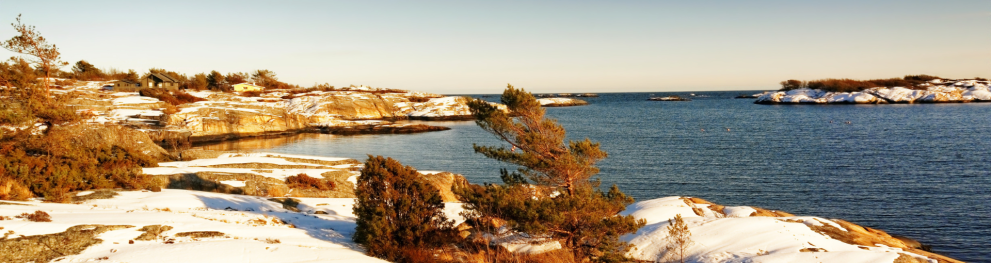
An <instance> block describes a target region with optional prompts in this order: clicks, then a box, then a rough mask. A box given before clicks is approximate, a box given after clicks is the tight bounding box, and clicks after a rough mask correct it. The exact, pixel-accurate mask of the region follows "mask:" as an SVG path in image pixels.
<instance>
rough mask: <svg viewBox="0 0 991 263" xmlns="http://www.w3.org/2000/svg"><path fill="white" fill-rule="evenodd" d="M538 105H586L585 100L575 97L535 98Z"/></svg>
mask: <svg viewBox="0 0 991 263" xmlns="http://www.w3.org/2000/svg"><path fill="white" fill-rule="evenodd" d="M537 102H538V103H540V106H544V107H568V106H581V105H588V102H587V101H584V100H580V99H575V98H543V99H537Z"/></svg>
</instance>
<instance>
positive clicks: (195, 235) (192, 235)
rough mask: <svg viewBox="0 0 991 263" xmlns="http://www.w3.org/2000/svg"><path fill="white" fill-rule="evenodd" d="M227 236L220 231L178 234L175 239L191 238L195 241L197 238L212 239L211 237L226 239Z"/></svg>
mask: <svg viewBox="0 0 991 263" xmlns="http://www.w3.org/2000/svg"><path fill="white" fill-rule="evenodd" d="M225 236H227V234H224V233H223V232H218V231H193V232H181V233H176V234H175V237H189V238H193V239H197V238H210V237H225Z"/></svg>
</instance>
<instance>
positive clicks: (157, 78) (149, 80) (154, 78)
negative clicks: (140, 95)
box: [138, 73, 179, 90]
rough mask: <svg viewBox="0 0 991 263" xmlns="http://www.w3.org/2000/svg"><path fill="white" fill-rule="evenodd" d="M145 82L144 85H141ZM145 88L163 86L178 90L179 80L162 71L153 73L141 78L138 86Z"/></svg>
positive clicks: (163, 87)
mask: <svg viewBox="0 0 991 263" xmlns="http://www.w3.org/2000/svg"><path fill="white" fill-rule="evenodd" d="M141 84H144V85H141ZM142 86H143V88H162V89H167V90H178V89H179V80H177V79H174V78H172V77H169V76H168V75H165V74H161V73H151V74H149V75H148V77H146V78H145V79H143V80H141V83H139V84H138V87H142Z"/></svg>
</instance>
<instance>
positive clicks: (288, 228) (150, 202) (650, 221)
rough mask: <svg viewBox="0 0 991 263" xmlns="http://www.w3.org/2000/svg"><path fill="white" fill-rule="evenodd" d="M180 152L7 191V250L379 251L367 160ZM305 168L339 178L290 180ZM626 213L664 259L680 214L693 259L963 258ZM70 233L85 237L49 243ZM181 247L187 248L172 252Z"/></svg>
mask: <svg viewBox="0 0 991 263" xmlns="http://www.w3.org/2000/svg"><path fill="white" fill-rule="evenodd" d="M181 157H182V159H183V161H177V162H163V163H159V164H158V166H159V167H153V168H145V169H144V172H145V173H146V174H149V175H150V176H152V177H153V181H154V182H156V184H157V186H158V187H157V188H153V189H152V191H114V190H99V191H95V192H94V191H87V192H80V193H75V196H76V198H75V199H76V200H77V201H76V202H75V203H74V204H57V203H43V202H40V201H37V200H35V201H25V202H17V201H4V202H0V208H2V209H0V211H2V212H0V216H5V217H9V218H10V219H7V220H0V227H3V229H4V231H12V234H13V235H14V236H11V237H7V236H5V237H4V238H3V239H0V261H3V262H22V261H23V262H27V261H36V262H41V261H51V260H55V259H58V260H62V261H67V262H77V261H87V260H92V259H98V260H99V259H102V260H112V261H117V262H123V261H128V262H137V261H140V262H171V261H175V260H183V261H184V262H217V261H229V260H231V258H230V257H231V256H232V255H238V256H249V257H251V258H252V260H258V261H279V262H302V261H312V260H313V259H314V258H319V259H320V260H329V261H334V260H343V261H349V262H382V261H380V260H378V259H376V258H372V257H369V256H366V255H364V254H363V253H362V252H363V251H362V250H361V249H360V248H359V247H358V246H357V245H356V244H354V243H353V241H351V236H352V235H353V234H354V231H355V216H354V215H353V214H352V207H353V205H354V199H353V197H354V184H355V182H356V180H357V176H360V172H359V171H360V170H361V169H362V168H363V167H362V164H361V163H360V162H359V161H357V160H354V159H348V158H331V157H318V156H305V155H291V154H276V153H236V152H216V151H202V150H189V151H185V152H183V153H182V154H181ZM301 174H307V175H309V176H311V177H314V178H319V179H320V180H322V181H325V182H331V183H332V185H333V187H332V188H331V189H325V190H320V189H313V188H299V187H295V186H293V185H290V184H288V183H286V181H287V178H289V177H291V176H299V175H301ZM420 179H421V180H424V181H426V182H428V183H429V184H430V185H431V186H433V187H435V188H436V189H438V190H439V191H440V192H441V195H442V196H443V200H444V202H446V204H445V209H444V212H445V213H446V214H447V216H448V217H449V218H451V219H453V220H454V221H455V222H454V224H455V225H459V224H461V223H463V219H462V218H461V216H460V215H459V213H460V212H461V211H463V208H462V207H461V204H460V203H459V201H458V199H457V197H456V196H455V195H454V194H453V193H452V191H451V189H452V187H454V186H456V185H464V184H467V183H468V182H467V181H466V180H465V179H464V177H462V176H460V175H456V174H452V173H446V172H429V171H420ZM159 188H160V189H161V190H159ZM34 211H44V212H45V213H46V214H47V215H50V220H51V222H34V221H30V220H28V219H23V218H14V217H13V216H15V215H18V214H22V213H32V212H34ZM622 214H623V215H632V216H634V217H636V218H639V219H643V220H646V222H647V225H646V226H645V227H644V228H642V229H640V231H638V232H636V233H634V234H630V235H626V236H624V237H622V239H623V240H624V241H627V242H629V243H630V244H631V245H633V248H632V249H631V250H630V251H629V252H628V254H627V256H629V257H632V258H634V259H636V260H643V261H650V262H653V261H657V260H659V259H665V254H666V251H667V246H668V244H669V242H670V241H669V239H667V236H668V234H667V226H668V225H669V221H668V220H669V219H671V218H673V217H675V216H676V215H681V216H682V217H683V218H684V221H685V223H686V225H687V227H688V230H689V231H690V232H691V233H692V235H691V240H692V242H693V243H692V244H691V245H689V246H688V247H687V250H686V252H688V253H687V254H688V255H690V256H689V257H688V258H687V259H688V260H689V261H691V262H706V263H708V262H712V263H716V262H844V263H846V262H892V263H906V262H942V263H956V262H960V261H957V260H954V259H952V258H948V257H945V256H942V255H939V254H936V253H932V252H929V251H926V250H925V247H924V246H922V245H921V244H919V243H918V242H915V241H914V240H911V239H908V238H904V237H898V236H894V235H890V234H888V233H886V232H885V231H882V230H878V229H873V228H869V227H863V226H860V225H857V224H854V223H851V222H848V221H845V220H841V219H829V218H824V217H815V216H798V215H793V214H790V213H787V212H783V211H776V210H768V209H763V208H759V207H752V206H723V205H719V204H716V203H712V202H709V201H706V200H702V199H699V198H694V197H683V196H671V197H664V198H658V199H651V200H643V201H640V202H637V203H634V204H632V205H630V206H628V207H627V208H626V211H625V212H623V213H622ZM458 229H465V230H463V232H467V233H462V235H461V238H471V237H473V236H477V235H484V234H486V233H474V232H472V231H476V230H472V229H470V228H462V227H460V226H459V228H458ZM97 230H99V231H97ZM87 231H89V232H87ZM93 231H96V232H93ZM87 233H92V235H89V234H87ZM65 236H74V237H75V238H76V239H78V240H86V242H80V243H79V244H76V243H71V244H70V243H58V242H56V243H51V244H48V243H44V240H54V239H57V238H61V237H65ZM97 237H98V238H97ZM455 238H457V237H455ZM76 239H74V240H76ZM492 242H493V245H498V246H501V247H503V248H505V249H506V250H507V251H512V252H517V253H529V254H541V253H548V252H553V251H554V250H557V249H559V248H560V247H561V246H560V244H558V243H557V241H548V240H539V241H537V240H529V239H527V238H525V237H518V236H504V235H498V234H497V235H496V236H495V238H493V239H492ZM42 244H47V245H42ZM15 250H16V251H19V252H18V253H3V252H11V251H15ZM176 250H182V251H183V253H181V254H182V255H181V256H179V257H178V258H177V257H176V256H169V255H171V254H174V251H176ZM56 252H58V253H56Z"/></svg>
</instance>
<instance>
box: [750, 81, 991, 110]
mask: <svg viewBox="0 0 991 263" xmlns="http://www.w3.org/2000/svg"><path fill="white" fill-rule="evenodd" d="M989 85H991V82H989V81H987V80H976V79H970V80H953V81H945V80H939V79H937V80H933V81H930V82H929V83H926V84H924V85H923V86H921V87H917V88H916V89H909V88H905V87H890V88H889V87H876V88H870V89H865V90H863V91H858V92H828V91H823V90H819V89H806V88H803V89H794V90H789V91H776V92H766V93H764V94H761V95H760V96H759V97H757V100H756V101H754V103H756V104H887V103H963V102H991V91H989V88H988V86H989Z"/></svg>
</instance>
